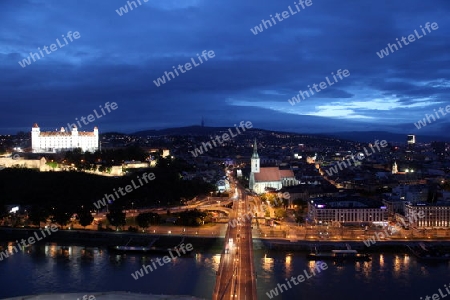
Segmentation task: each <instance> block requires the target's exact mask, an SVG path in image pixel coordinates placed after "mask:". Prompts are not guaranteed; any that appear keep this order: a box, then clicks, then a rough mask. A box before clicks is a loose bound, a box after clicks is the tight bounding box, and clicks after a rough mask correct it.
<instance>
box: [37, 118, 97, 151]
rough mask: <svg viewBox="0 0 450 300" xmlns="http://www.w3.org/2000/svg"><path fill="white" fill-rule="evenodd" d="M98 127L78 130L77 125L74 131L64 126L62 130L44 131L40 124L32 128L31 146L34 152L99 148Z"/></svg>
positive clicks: (92, 149)
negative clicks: (69, 130) (89, 130)
mask: <svg viewBox="0 0 450 300" xmlns="http://www.w3.org/2000/svg"><path fill="white" fill-rule="evenodd" d="M98 143H99V136H98V128H97V127H94V131H92V132H85V131H78V129H77V127H76V126H75V125H73V126H72V132H67V131H66V130H65V129H64V128H63V127H61V130H60V131H42V132H41V130H40V128H39V126H38V124H34V125H33V128H32V129H31V148H32V150H33V152H38V153H39V152H60V151H67V150H73V149H75V148H81V150H82V151H83V152H85V151H89V152H94V151H96V150H98Z"/></svg>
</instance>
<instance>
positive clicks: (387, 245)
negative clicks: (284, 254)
mask: <svg viewBox="0 0 450 300" xmlns="http://www.w3.org/2000/svg"><path fill="white" fill-rule="evenodd" d="M35 232H37V233H39V232H40V230H39V229H31V228H0V245H1V244H2V243H3V244H4V243H6V242H14V241H16V240H18V241H20V240H21V239H28V238H29V237H31V236H34V234H35ZM181 241H183V242H184V243H185V244H187V243H191V244H192V245H193V248H194V249H195V250H194V251H195V252H205V251H212V252H217V253H221V252H222V251H223V247H224V238H223V237H215V236H192V235H170V234H165V235H158V234H147V233H130V232H124V231H120V232H108V231H91V230H59V231H57V232H55V233H53V234H52V235H51V236H48V237H46V238H45V239H43V240H42V241H40V242H38V243H58V244H59V245H62V246H63V245H72V246H89V247H109V246H116V245H125V244H127V243H128V242H130V245H131V244H132V245H141V246H144V245H148V244H150V243H153V246H155V247H158V248H172V247H174V246H176V245H178V244H179V243H180V242H181ZM419 242H424V243H426V244H428V245H433V246H436V247H439V248H441V249H444V250H448V251H450V241H449V240H437V241H433V240H429V239H424V240H390V241H377V242H376V243H375V244H373V245H371V246H370V247H367V246H366V245H365V244H364V242H363V241H348V240H343V241H324V240H320V241H307V240H297V241H292V242H291V241H289V240H286V239H276V238H272V239H270V238H255V237H254V238H253V248H254V249H255V250H274V251H277V250H280V251H293V252H309V251H311V249H313V248H314V247H320V249H323V250H331V249H338V248H339V249H342V248H345V247H346V245H347V244H348V245H350V247H351V248H352V249H355V250H358V251H364V252H374V253H376V252H408V248H407V246H408V245H409V246H412V245H417V243H419Z"/></svg>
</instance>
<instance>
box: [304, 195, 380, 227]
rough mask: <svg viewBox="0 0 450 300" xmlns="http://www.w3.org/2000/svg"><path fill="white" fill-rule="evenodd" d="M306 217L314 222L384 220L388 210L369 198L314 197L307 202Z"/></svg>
mask: <svg viewBox="0 0 450 300" xmlns="http://www.w3.org/2000/svg"><path fill="white" fill-rule="evenodd" d="M308 217H309V219H310V220H311V221H314V222H315V223H332V222H339V223H346V222H348V223H359V222H370V223H372V222H386V221H387V218H388V211H387V208H386V207H385V206H383V204H382V203H380V202H378V201H372V200H369V199H363V198H360V199H351V198H349V199H345V198H342V199H341V198H332V197H330V198H327V197H324V198H316V199H311V200H309V202H308Z"/></svg>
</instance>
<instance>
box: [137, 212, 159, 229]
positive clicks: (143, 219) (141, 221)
mask: <svg viewBox="0 0 450 300" xmlns="http://www.w3.org/2000/svg"><path fill="white" fill-rule="evenodd" d="M159 218H160V217H159V215H158V214H157V213H151V212H148V213H141V214H139V215H138V216H137V217H136V223H137V224H138V226H139V227H141V228H143V229H146V228H148V227H150V224H158V223H159Z"/></svg>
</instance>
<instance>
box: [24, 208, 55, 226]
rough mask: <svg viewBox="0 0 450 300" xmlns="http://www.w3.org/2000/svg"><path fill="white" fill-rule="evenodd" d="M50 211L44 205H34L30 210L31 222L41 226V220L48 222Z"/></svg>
mask: <svg viewBox="0 0 450 300" xmlns="http://www.w3.org/2000/svg"><path fill="white" fill-rule="evenodd" d="M49 215H50V213H49V212H48V210H47V209H45V208H44V207H42V206H38V205H34V206H33V207H32V208H31V209H30V211H29V212H28V218H29V220H30V221H31V224H33V225H36V226H39V227H41V222H46V221H47V218H48V217H49Z"/></svg>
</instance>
